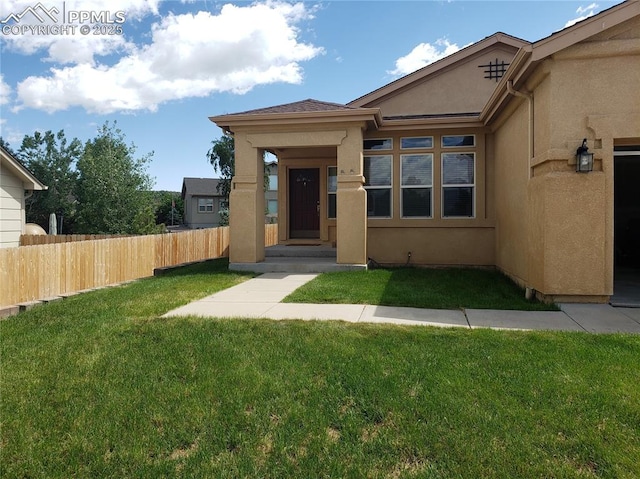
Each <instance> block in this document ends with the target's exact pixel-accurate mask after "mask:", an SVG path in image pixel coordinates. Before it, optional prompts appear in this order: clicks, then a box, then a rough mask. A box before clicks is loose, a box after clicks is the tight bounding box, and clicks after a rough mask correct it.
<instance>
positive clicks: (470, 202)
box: [442, 153, 475, 218]
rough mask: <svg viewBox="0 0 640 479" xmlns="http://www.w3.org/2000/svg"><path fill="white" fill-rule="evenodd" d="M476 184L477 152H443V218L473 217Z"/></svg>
mask: <svg viewBox="0 0 640 479" xmlns="http://www.w3.org/2000/svg"><path fill="white" fill-rule="evenodd" d="M474 186H475V153H443V154H442V216H443V218H455V217H467V218H471V217H473V215H474Z"/></svg>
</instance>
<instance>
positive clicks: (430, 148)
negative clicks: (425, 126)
mask: <svg viewBox="0 0 640 479" xmlns="http://www.w3.org/2000/svg"><path fill="white" fill-rule="evenodd" d="M447 136H450V135H447ZM467 136H469V135H467ZM413 138H431V146H411V147H409V146H402V140H410V139H413ZM474 141H475V140H474ZM434 145H435V142H434V137H433V136H431V135H427V136H402V137H400V149H401V150H433V148H434Z"/></svg>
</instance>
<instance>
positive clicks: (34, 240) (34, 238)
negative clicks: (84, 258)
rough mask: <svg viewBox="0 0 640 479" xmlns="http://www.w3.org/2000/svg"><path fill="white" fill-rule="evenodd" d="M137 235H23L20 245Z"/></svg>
mask: <svg viewBox="0 0 640 479" xmlns="http://www.w3.org/2000/svg"><path fill="white" fill-rule="evenodd" d="M132 236H137V235H22V236H20V246H33V245H37V244H52V243H69V242H71V241H91V240H101V239H114V238H130V237H132Z"/></svg>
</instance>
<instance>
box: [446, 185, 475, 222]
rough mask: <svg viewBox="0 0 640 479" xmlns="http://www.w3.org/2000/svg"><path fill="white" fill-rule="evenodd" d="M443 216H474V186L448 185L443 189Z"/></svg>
mask: <svg viewBox="0 0 640 479" xmlns="http://www.w3.org/2000/svg"><path fill="white" fill-rule="evenodd" d="M442 196H443V198H442V203H443V204H442V215H443V216H445V217H446V216H464V217H472V216H473V188H472V187H464V188H459V187H455V188H452V187H448V188H443V189H442Z"/></svg>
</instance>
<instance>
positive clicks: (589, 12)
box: [564, 3, 599, 28]
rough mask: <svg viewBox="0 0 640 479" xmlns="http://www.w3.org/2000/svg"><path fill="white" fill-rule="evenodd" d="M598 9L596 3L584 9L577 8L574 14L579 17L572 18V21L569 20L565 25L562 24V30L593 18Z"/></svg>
mask: <svg viewBox="0 0 640 479" xmlns="http://www.w3.org/2000/svg"><path fill="white" fill-rule="evenodd" d="M598 7H599V5H598V4H597V3H591V4H590V5H587V6H586V7H583V6H580V7H578V9H577V10H576V13H577V14H578V15H579V17H577V18H574V19H573V20H569V21H568V22H567V23H565V24H564V28H568V27H570V26H572V25H575V24H576V23H578V22H581V21H582V20H586V19H587V18H589V17H593V16H594V15H595V14H596V9H597V8H598Z"/></svg>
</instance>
